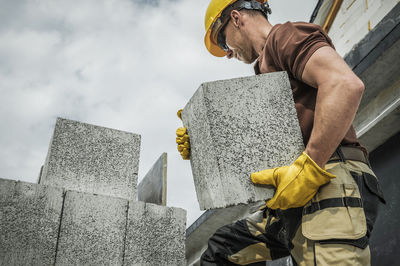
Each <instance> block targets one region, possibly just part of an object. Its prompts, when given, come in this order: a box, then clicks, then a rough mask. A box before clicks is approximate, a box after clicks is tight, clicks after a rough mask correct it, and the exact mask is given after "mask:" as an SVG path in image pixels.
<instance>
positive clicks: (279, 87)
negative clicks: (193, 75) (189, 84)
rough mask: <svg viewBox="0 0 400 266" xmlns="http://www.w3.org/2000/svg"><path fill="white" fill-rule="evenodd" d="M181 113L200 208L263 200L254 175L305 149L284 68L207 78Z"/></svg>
mask: <svg viewBox="0 0 400 266" xmlns="http://www.w3.org/2000/svg"><path fill="white" fill-rule="evenodd" d="M182 117H183V121H184V125H185V126H186V127H187V128H188V133H189V137H190V143H191V166H192V172H193V178H194V183H195V187H196V192H197V198H198V201H199V204H200V208H201V209H202V210H204V209H212V208H221V207H226V206H231V205H236V204H239V203H244V204H245V203H248V202H255V201H258V200H265V199H267V198H270V197H271V196H272V195H273V190H272V189H271V188H265V187H256V186H254V185H253V184H252V183H251V181H250V174H251V173H252V172H255V171H260V170H263V169H267V168H272V167H276V166H281V165H285V164H291V163H292V162H293V161H294V160H295V159H296V158H297V157H298V156H299V155H300V154H301V152H302V151H303V150H304V145H303V140H302V135H301V131H300V126H299V123H298V119H297V114H296V110H295V106H294V101H293V96H292V92H291V89H290V84H289V80H288V77H287V74H286V72H276V73H269V74H263V75H257V76H251V77H245V78H236V79H231V80H222V81H215V82H209V83H204V84H202V85H201V86H200V88H199V89H198V90H197V91H196V93H195V94H194V95H193V97H192V98H191V99H190V101H189V103H188V104H187V105H186V106H185V108H184V110H183V112H182Z"/></svg>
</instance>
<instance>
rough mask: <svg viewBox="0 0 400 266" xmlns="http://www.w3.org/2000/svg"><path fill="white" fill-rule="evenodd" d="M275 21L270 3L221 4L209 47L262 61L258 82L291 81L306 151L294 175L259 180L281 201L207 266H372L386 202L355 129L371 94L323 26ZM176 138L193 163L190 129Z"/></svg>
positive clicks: (237, 228) (214, 12)
mask: <svg viewBox="0 0 400 266" xmlns="http://www.w3.org/2000/svg"><path fill="white" fill-rule="evenodd" d="M270 12H271V11H270V8H269V6H268V3H267V2H266V1H264V0H257V1H256V0H212V1H211V2H210V4H209V7H208V9H207V12H206V17H205V24H206V36H205V44H206V47H207V49H208V51H209V52H210V53H211V54H213V55H215V56H219V57H221V56H227V57H228V58H233V57H234V58H237V59H238V60H241V61H243V62H245V63H248V64H250V63H252V62H254V61H256V63H255V65H254V69H255V72H256V74H260V73H269V72H274V71H287V73H288V75H289V79H290V83H291V87H292V91H293V97H294V101H295V107H296V111H297V115H298V118H299V122H300V127H301V131H302V135H303V140H304V144H305V147H306V148H305V151H304V152H303V154H302V155H301V156H300V157H299V158H298V159H297V160H296V161H295V162H294V163H293V164H292V165H289V166H282V167H278V168H275V169H266V170H264V171H261V172H257V173H253V174H251V180H252V181H253V183H255V184H267V185H273V186H275V187H276V191H275V194H274V197H273V198H272V199H270V200H268V201H267V202H266V206H265V207H264V208H262V209H261V210H259V211H258V212H256V213H254V214H253V215H251V216H250V217H248V218H246V219H244V220H240V221H237V222H236V223H234V224H231V225H226V226H224V227H222V228H220V229H219V230H217V232H216V233H215V234H214V235H213V236H212V237H211V238H210V240H209V243H208V249H207V250H206V251H205V252H204V254H203V255H202V257H201V263H202V265H265V261H266V260H274V259H277V258H281V257H284V256H288V255H291V256H292V258H293V260H294V262H295V264H297V265H352V266H353V265H369V264H370V251H369V246H368V239H369V237H370V233H371V231H372V228H373V224H374V222H375V219H376V215H377V208H378V203H379V200H381V201H382V202H384V199H383V194H382V192H381V190H380V188H379V184H378V181H377V178H376V176H375V174H374V173H373V171H372V170H371V168H370V166H369V162H368V159H367V156H366V151H365V149H364V148H363V147H362V146H361V145H360V143H359V142H358V140H357V137H356V134H355V131H354V128H353V126H352V122H353V119H354V116H355V113H356V111H357V108H358V105H359V103H360V100H361V97H362V94H363V90H364V85H363V83H362V81H361V80H360V79H359V78H358V77H357V76H356V75H355V74H354V73H353V72H352V70H351V69H350V68H349V67H348V66H347V64H346V63H345V62H344V61H343V59H342V58H341V57H340V56H339V55H338V54H337V53H336V51H335V50H334V46H333V44H332V42H331V40H330V38H329V37H328V36H327V34H326V33H325V32H324V31H323V30H322V29H321V28H320V27H319V26H317V25H313V24H309V23H302V22H297V23H290V22H287V23H285V24H278V25H275V26H272V25H271V24H270V23H269V22H268V14H270ZM178 116H180V113H179V112H178ZM177 135H178V138H177V143H178V144H179V145H178V150H179V151H180V152H181V155H182V157H183V158H184V159H189V158H190V151H189V148H190V146H189V138H188V136H187V133H186V129H185V128H180V129H178V130H177Z"/></svg>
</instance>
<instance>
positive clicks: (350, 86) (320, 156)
mask: <svg viewBox="0 0 400 266" xmlns="http://www.w3.org/2000/svg"><path fill="white" fill-rule="evenodd" d="M363 89H364V87H363V84H362V82H361V81H360V82H354V81H353V82H346V81H344V82H340V83H336V84H329V83H327V84H322V85H321V86H320V87H319V88H318V95H317V103H316V107H315V115H314V126H313V130H312V132H311V137H310V139H309V142H308V144H307V147H306V153H307V154H308V155H309V156H310V157H311V158H312V159H313V160H314V161H315V162H316V163H317V164H318V165H319V166H320V167H322V168H323V167H324V166H325V164H326V162H327V161H328V160H329V158H330V156H331V155H332V153H333V152H334V151H335V149H336V148H337V147H338V145H339V144H340V142H341V141H342V139H343V138H344V136H345V134H346V133H347V131H348V130H349V128H350V126H351V124H352V122H353V120H354V116H355V114H356V112H357V109H358V105H359V104H360V100H361V97H362V93H363Z"/></svg>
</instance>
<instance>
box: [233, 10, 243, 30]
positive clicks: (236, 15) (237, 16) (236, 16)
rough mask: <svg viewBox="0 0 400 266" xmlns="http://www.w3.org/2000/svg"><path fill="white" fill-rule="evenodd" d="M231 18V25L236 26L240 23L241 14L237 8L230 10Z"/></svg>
mask: <svg viewBox="0 0 400 266" xmlns="http://www.w3.org/2000/svg"><path fill="white" fill-rule="evenodd" d="M231 19H232V23H233V26H235V27H236V28H238V27H239V26H240V23H241V20H242V14H241V13H240V12H239V11H237V10H232V12H231Z"/></svg>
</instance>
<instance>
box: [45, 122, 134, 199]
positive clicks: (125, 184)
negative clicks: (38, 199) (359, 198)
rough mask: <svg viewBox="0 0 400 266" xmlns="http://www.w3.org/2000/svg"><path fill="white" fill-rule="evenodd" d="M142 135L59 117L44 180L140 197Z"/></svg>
mask: <svg viewBox="0 0 400 266" xmlns="http://www.w3.org/2000/svg"><path fill="white" fill-rule="evenodd" d="M139 151H140V136H139V135H137V134H132V133H128V132H123V131H119V130H115V129H110V128H104V127H99V126H94V125H90V124H85V123H80V122H77V121H72V120H67V119H62V118H58V119H57V122H56V127H55V130H54V134H53V137H52V140H51V143H50V147H49V151H48V154H47V158H46V162H45V164H44V168H43V171H42V174H41V178H40V183H41V184H45V185H51V186H56V187H65V188H66V189H71V190H77V191H82V192H88V193H95V194H103V195H107V196H114V197H121V198H126V199H135V198H136V185H137V173H138V165H139Z"/></svg>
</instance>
